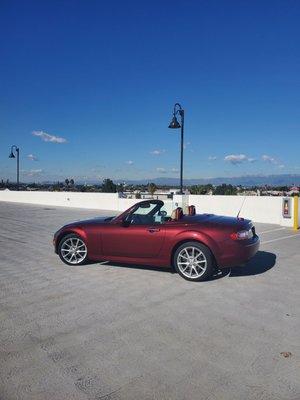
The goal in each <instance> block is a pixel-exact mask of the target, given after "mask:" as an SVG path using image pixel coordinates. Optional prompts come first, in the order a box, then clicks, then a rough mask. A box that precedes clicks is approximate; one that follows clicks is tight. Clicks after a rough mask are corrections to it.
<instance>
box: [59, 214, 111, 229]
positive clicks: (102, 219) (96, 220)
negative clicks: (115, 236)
mask: <svg viewBox="0 0 300 400" xmlns="http://www.w3.org/2000/svg"><path fill="white" fill-rule="evenodd" d="M113 218H114V217H96V218H91V219H84V220H79V221H76V222H71V223H70V224H66V225H64V228H69V227H72V226H73V227H74V226H84V225H85V226H86V225H92V224H93V225H94V224H96V225H98V224H99V225H101V224H107V223H108V222H110V221H111V220H112V219H113Z"/></svg>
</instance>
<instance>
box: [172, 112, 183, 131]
mask: <svg viewBox="0 0 300 400" xmlns="http://www.w3.org/2000/svg"><path fill="white" fill-rule="evenodd" d="M169 128H170V129H178V128H181V125H180V123H179V122H178V120H177V118H176V116H175V115H174V116H173V118H172V121H171V122H170V125H169Z"/></svg>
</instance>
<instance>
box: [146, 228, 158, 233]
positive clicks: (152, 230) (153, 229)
mask: <svg viewBox="0 0 300 400" xmlns="http://www.w3.org/2000/svg"><path fill="white" fill-rule="evenodd" d="M159 231H160V229H159V228H149V229H148V232H150V233H155V232H159Z"/></svg>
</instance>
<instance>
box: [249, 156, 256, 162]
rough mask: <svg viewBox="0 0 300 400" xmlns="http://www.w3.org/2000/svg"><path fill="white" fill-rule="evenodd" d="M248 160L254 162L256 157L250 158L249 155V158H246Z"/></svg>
mask: <svg viewBox="0 0 300 400" xmlns="http://www.w3.org/2000/svg"><path fill="white" fill-rule="evenodd" d="M248 161H249V162H251V163H254V162H256V161H257V159H256V158H251V157H250V158H248Z"/></svg>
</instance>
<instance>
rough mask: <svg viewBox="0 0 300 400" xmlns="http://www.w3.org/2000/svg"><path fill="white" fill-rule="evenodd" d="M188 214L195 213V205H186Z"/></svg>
mask: <svg viewBox="0 0 300 400" xmlns="http://www.w3.org/2000/svg"><path fill="white" fill-rule="evenodd" d="M188 214H189V215H195V214H196V207H195V206H188Z"/></svg>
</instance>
